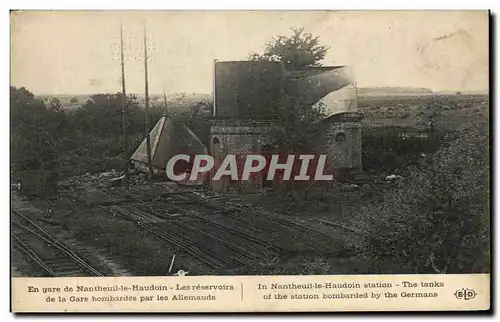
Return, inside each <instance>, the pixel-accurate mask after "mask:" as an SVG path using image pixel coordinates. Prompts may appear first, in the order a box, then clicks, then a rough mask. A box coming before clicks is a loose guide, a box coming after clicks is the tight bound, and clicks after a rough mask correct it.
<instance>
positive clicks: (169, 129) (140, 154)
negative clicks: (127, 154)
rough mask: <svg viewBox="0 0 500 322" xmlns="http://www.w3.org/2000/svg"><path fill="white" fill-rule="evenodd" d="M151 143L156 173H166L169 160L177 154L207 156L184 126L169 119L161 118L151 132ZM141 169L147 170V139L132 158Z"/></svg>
mask: <svg viewBox="0 0 500 322" xmlns="http://www.w3.org/2000/svg"><path fill="white" fill-rule="evenodd" d="M149 138H150V141H151V165H152V167H153V169H154V171H156V172H158V171H165V167H166V165H167V162H168V160H169V159H170V158H171V157H172V156H174V155H176V154H188V155H193V154H206V153H207V148H206V146H205V145H204V144H203V143H202V142H201V141H200V139H199V138H198V137H197V136H196V135H195V134H194V133H193V132H192V131H191V130H190V129H189V128H188V127H187V126H185V125H184V124H182V123H181V122H175V121H173V120H171V119H170V118H168V117H165V116H163V117H162V118H160V120H159V121H158V123H156V125H155V127H154V128H153V129H152V130H151V132H149ZM130 159H131V161H132V163H133V164H134V165H135V166H136V167H138V168H139V169H144V168H145V167H146V168H147V165H148V157H147V145H146V138H144V140H143V141H142V143H141V144H140V145H139V147H138V148H137V150H135V152H134V154H133V155H132V157H131V158H130Z"/></svg>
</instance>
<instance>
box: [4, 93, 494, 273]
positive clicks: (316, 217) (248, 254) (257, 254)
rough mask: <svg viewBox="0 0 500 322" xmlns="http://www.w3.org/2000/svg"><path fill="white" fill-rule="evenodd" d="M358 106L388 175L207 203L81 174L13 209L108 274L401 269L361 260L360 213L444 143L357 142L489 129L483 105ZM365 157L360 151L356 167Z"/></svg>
mask: <svg viewBox="0 0 500 322" xmlns="http://www.w3.org/2000/svg"><path fill="white" fill-rule="evenodd" d="M358 104H359V109H360V112H362V113H363V114H364V120H363V125H364V136H370V140H364V146H363V150H366V151H370V153H374V154H377V155H378V156H379V155H383V156H385V157H391V158H393V159H396V160H398V161H397V162H394V163H393V164H392V167H391V169H388V168H377V167H371V166H369V165H370V163H369V162H366V163H367V166H366V167H365V169H364V170H365V171H364V173H361V174H357V175H352V176H348V177H345V178H339V180H338V181H336V182H334V183H333V184H331V185H329V186H319V185H317V186H312V187H309V188H308V189H307V190H305V191H304V190H301V191H269V192H266V193H259V194H252V195H232V194H226V195H218V194H216V193H214V192H211V191H210V190H209V189H206V188H202V189H188V190H186V191H180V192H179V191H178V187H175V185H169V184H165V183H157V184H155V188H154V189H153V190H151V189H148V188H147V187H145V185H144V181H143V180H141V178H140V176H139V175H138V176H137V177H138V178H137V180H136V181H134V182H135V183H136V185H135V186H134V188H133V189H135V190H133V192H132V193H130V192H127V191H123V190H122V189H121V188H103V185H102V184H101V183H102V182H103V181H104V179H106V178H107V176H108V175H99V174H97V175H87V178H89V180H84V179H83V177H77V178H70V179H68V180H66V184H65V185H64V191H62V192H60V193H59V194H58V195H57V196H56V197H54V198H46V199H40V198H26V197H23V196H19V194H18V192H17V191H12V197H11V200H12V205H13V207H19V208H22V209H23V211H26V212H29V213H30V214H31V215H32V216H33V218H37V220H38V222H39V224H40V225H41V226H43V227H44V229H45V230H46V231H49V232H54V233H55V232H58V234H59V236H61V238H62V239H63V240H71V241H72V243H74V244H75V246H74V247H75V248H77V249H84V248H88V249H92V250H95V252H96V253H98V255H99V257H100V258H101V259H102V262H103V263H105V265H107V266H108V271H109V272H111V273H109V274H111V275H113V274H115V275H116V274H118V275H127V274H128V275H168V274H172V273H173V272H175V271H178V270H181V269H182V270H184V271H189V274H190V275H207V274H225V275H227V274H363V273H364V274H369V273H408V272H412V268H408V267H406V266H403V265H398V264H397V263H396V262H394V261H392V260H387V259H384V258H378V259H374V258H373V257H370V256H368V255H366V253H365V252H364V249H363V247H364V246H363V243H362V242H363V238H360V237H359V235H360V234H362V230H361V228H362V227H361V226H362V225H361V224H360V223H359V213H361V212H363V211H364V210H363V209H364V208H366V207H371V206H373V205H380V204H381V203H383V202H385V201H384V198H385V197H386V196H387V195H388V194H390V193H393V192H396V191H398V189H400V188H401V186H400V183H398V182H390V181H387V180H386V179H385V178H386V176H387V175H389V174H391V173H392V172H388V171H396V173H398V174H402V175H403V176H405V177H406V176H407V175H410V176H411V171H409V169H410V165H409V164H410V163H409V162H408V160H410V159H412V158H414V156H415V155H417V156H421V155H423V156H422V158H424V159H425V158H431V157H432V154H433V153H434V152H436V151H437V150H439V149H441V148H442V147H443V146H445V145H446V144H447V143H449V142H446V141H444V140H445V139H444V138H445V137H446V135H443V136H436V137H437V138H438V140H443V141H439V142H438V143H437V144H436V145H433V148H434V150H425V147H426V146H425V145H423V148H422V149H423V150H421V151H420V150H418V149H417V148H415V145H409V148H408V150H404V149H400V150H398V151H397V152H395V151H394V150H393V149H392V147H391V144H393V145H394V144H396V145H398V146H400V145H403V144H405V143H404V142H408V141H411V140H412V139H411V138H410V139H409V138H406V137H403V138H401V137H400V138H399V140H400V141H397V142H396V143H394V141H393V142H392V143H391V142H390V143H388V144H387V145H383V144H380V145H377V146H368V145H369V144H371V143H370V142H374V141H373V140H372V139H373V136H375V135H379V132H376V131H377V129H385V128H393V127H401V128H404V129H405V131H411V130H415V131H424V132H425V131H429V129H430V128H432V131H435V132H436V133H440V134H441V133H444V134H448V133H455V132H457V131H458V130H459V129H460V127H461V126H462V125H463V124H466V123H467V122H469V121H470V120H471V119H474V120H477V121H478V122H483V123H484V124H488V121H489V102H488V97H486V96H480V95H439V96H432V95H420V96H415V95H407V96H403V95H399V96H392V97H382V96H361V97H360V99H359V102H358ZM374 133H376V134H374ZM382 133H383V131H382ZM382 135H384V134H382ZM414 140H416V141H419V140H420V138H416V139H415V138H414ZM403 141H404V142H403ZM384 142H385V141H384ZM482 143H483V144H484V145H487V142H482ZM406 154H408V155H410V157H408V155H406ZM370 158H372V159H373V156H372V155H368V154H367V155H364V161H365V160H367V161H369V160H371V159H370ZM377 160H380V159H377ZM412 160H413V159H412ZM385 161H386V160H385ZM385 161H383V163H384V164H385ZM413 161H414V160H413ZM419 162H420V161H419ZM415 164H417V163H415ZM415 164H413V163H412V165H413V166H414V165H415ZM443 233H446V232H443ZM174 255H175V260H174ZM172 263H173V264H172ZM172 265H173V268H172V267H171V266H172ZM12 266H13V274H16V275H28V276H29V275H37V274H38V271H37V269H36V267H35V266H36V265H34V264H33V263H30V260H29V259H26V258H24V257H22V256H21V253H19V252H18V251H16V252H14V258H13V261H12ZM421 272H422V271H421ZM424 272H425V271H424Z"/></svg>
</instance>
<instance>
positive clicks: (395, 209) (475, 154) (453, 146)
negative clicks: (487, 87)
mask: <svg viewBox="0 0 500 322" xmlns="http://www.w3.org/2000/svg"><path fill="white" fill-rule="evenodd" d="M487 129H488V126H487V124H484V123H482V124H481V122H480V124H475V123H470V124H467V125H465V126H464V128H463V129H462V130H461V132H460V135H459V137H458V138H455V139H453V140H452V141H451V142H450V143H449V144H448V145H447V146H445V147H443V148H441V149H440V150H439V151H438V152H436V153H435V154H433V155H432V156H430V157H429V159H428V160H425V161H422V162H421V163H420V164H419V165H418V166H413V167H411V168H410V169H409V170H408V175H407V176H406V177H405V180H404V181H403V182H402V183H400V185H399V186H398V187H397V188H395V189H393V190H391V191H389V192H388V193H387V194H386V195H385V198H384V201H383V202H382V203H378V204H370V205H368V206H366V207H363V208H362V210H361V212H360V214H359V215H358V216H357V218H355V222H356V223H357V226H358V227H359V229H360V230H361V234H360V235H359V239H360V240H359V242H360V244H361V245H362V249H363V251H364V253H365V254H366V255H367V256H369V258H372V259H374V260H393V261H394V262H396V263H399V264H400V265H401V268H402V269H407V268H411V269H413V270H414V271H415V272H416V273H471V272H486V271H488V270H489V207H488V203H489V177H488V174H489V163H488V133H487Z"/></svg>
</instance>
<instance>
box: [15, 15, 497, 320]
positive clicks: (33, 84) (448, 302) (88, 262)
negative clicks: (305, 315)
mask: <svg viewBox="0 0 500 322" xmlns="http://www.w3.org/2000/svg"><path fill="white" fill-rule="evenodd" d="M489 23H490V13H489V12H488V11H12V12H11V16H10V24H11V44H10V45H11V57H10V58H11V71H10V74H11V78H10V203H11V211H10V218H11V228H10V231H11V276H12V278H11V286H12V293H11V296H12V297H11V310H12V311H13V312H315V311H332V312H333V311H406V310H412V311H428V310H434V311H441V310H442V311H448V310H464V311H469V310H489V308H490V265H491V264H490V251H491V250H490V162H489V160H490V151H489V142H490V137H489V136H490V132H489V129H490V127H489V122H490V119H489V115H490V112H489V111H490V101H489V90H490V89H489V68H490V66H489Z"/></svg>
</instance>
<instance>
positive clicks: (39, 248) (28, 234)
mask: <svg viewBox="0 0 500 322" xmlns="http://www.w3.org/2000/svg"><path fill="white" fill-rule="evenodd" d="M11 224H12V229H11V237H12V243H13V245H14V246H15V247H17V248H18V249H19V250H20V251H22V252H23V253H24V254H25V255H26V256H28V257H29V258H31V259H32V260H33V261H34V262H35V263H36V264H37V265H38V266H39V267H40V268H42V269H43V270H44V271H45V273H47V274H49V275H50V276H55V277H56V276H57V277H61V276H71V277H74V276H103V274H101V272H99V271H98V270H97V269H95V268H94V267H93V266H91V265H90V264H89V263H87V262H86V261H85V260H84V259H83V258H81V257H80V256H79V255H78V254H76V253H75V252H74V251H73V250H72V249H70V248H69V247H68V246H67V245H65V244H64V243H62V242H60V241H59V240H57V239H56V238H54V237H53V236H52V235H50V234H49V233H48V232H47V231H45V230H44V229H43V228H42V227H40V226H39V225H37V224H36V223H35V222H34V221H33V220H32V219H30V218H28V217H27V216H26V215H24V214H22V213H21V212H20V211H18V210H16V209H11Z"/></svg>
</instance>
